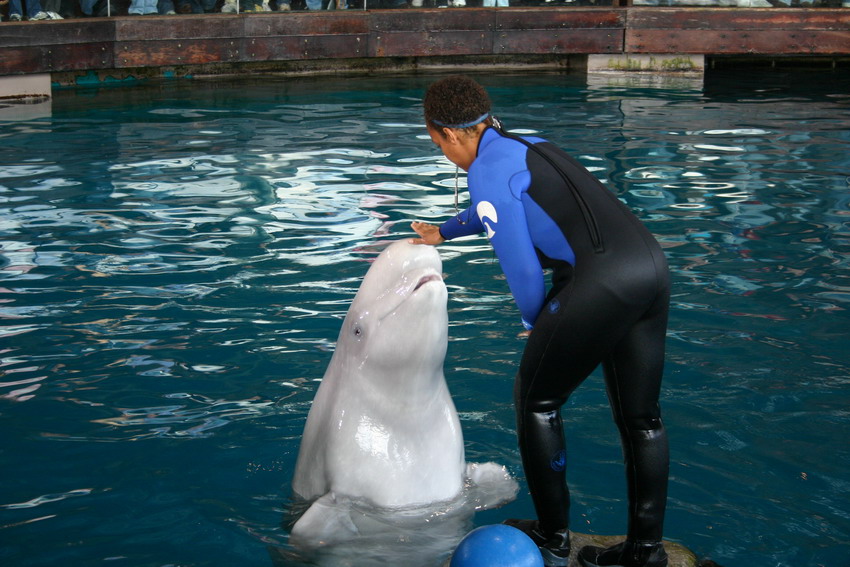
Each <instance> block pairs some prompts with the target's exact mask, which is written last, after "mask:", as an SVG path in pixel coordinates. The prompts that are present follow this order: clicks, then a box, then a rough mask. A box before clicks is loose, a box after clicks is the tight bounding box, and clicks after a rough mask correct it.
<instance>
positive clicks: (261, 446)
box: [0, 72, 850, 567]
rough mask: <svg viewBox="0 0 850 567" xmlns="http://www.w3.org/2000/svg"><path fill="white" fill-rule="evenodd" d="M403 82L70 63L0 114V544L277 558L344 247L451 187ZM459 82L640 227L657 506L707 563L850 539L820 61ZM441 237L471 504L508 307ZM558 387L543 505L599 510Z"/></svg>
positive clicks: (831, 122)
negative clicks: (593, 179) (126, 81)
mask: <svg viewBox="0 0 850 567" xmlns="http://www.w3.org/2000/svg"><path fill="white" fill-rule="evenodd" d="M431 80H432V77H429V76H413V75H410V76H398V77H387V78H382V79H353V78H344V79H342V78H325V79H298V80H296V79H289V80H279V79H264V80H261V81H260V80H257V81H250V82H247V81H239V82H233V83H228V82H219V83H205V82H199V81H195V82H191V83H187V82H183V83H180V82H176V83H167V84H163V85H158V86H151V87H138V88H115V89H104V90H100V91H93V90H69V91H61V92H59V93H58V94H57V96H56V97H55V99H54V101H53V103H52V113H51V114H47V115H44V116H38V115H37V113H35V114H33V115H31V116H29V117H22V116H15V115H9V114H0V208H2V215H0V318H2V321H0V372H2V375H0V439H2V441H1V442H0V470H2V483H0V541H2V542H3V543H2V546H0V564H2V565H15V566H35V565H59V564H63V565H101V564H104V565H133V566H137V565H138V566H164V565H183V566H202V565H215V566H218V565H240V566H250V565H271V564H272V558H271V557H272V556H274V557H276V558H277V561H278V564H285V565H293V566H295V565H299V564H300V563H299V562H298V561H297V560H295V559H291V558H290V559H285V558H286V557H291V554H289V553H288V552H289V548H288V542H287V533H286V530H285V529H284V528H283V527H281V523H282V521H283V520H284V516H285V514H286V511H287V507H288V503H289V500H288V499H289V482H290V478H291V474H292V471H293V468H294V464H295V457H296V454H297V450H298V444H299V437H300V434H301V430H302V427H303V420H304V418H305V416H306V412H307V410H308V408H309V404H310V401H311V399H312V397H313V393H314V392H315V389H316V387H317V380H318V379H320V378H321V376H322V374H323V372H324V368H325V366H326V365H327V363H328V361H329V360H330V356H331V352H332V350H333V347H334V342H335V340H336V336H337V333H338V329H339V325H340V323H341V321H342V318H343V316H344V314H345V311H346V309H347V305H348V302H349V301H350V299H351V298H352V296H353V294H354V292H355V291H356V289H357V287H358V285H359V281H360V278H361V277H362V276H363V274H364V273H365V271H366V269H367V264H366V260H368V259H369V258H372V257H374V255H375V254H376V253H377V251H378V250H380V248H381V247H382V246H383V245H384V244H385V243H386V242H387V241H390V240H393V239H397V238H403V237H406V236H409V235H410V232H409V229H408V224H409V222H410V221H411V220H413V219H423V220H432V221H435V222H437V221H439V220H440V219H444V218H446V217H447V216H448V215H450V214H452V211H453V206H452V195H451V188H452V187H453V183H454V181H453V175H454V168H453V167H452V166H450V164H449V163H448V162H446V161H445V160H444V159H443V158H441V156H439V155H438V153H437V150H436V148H435V147H434V146H433V144H431V142H430V141H429V140H428V138H427V134H426V132H425V130H424V128H423V127H422V125H421V120H420V109H419V100H420V98H421V94H422V90H423V88H424V87H425V86H426V85H427V84H428V83H429V82H430V81H431ZM480 80H481V81H482V82H483V83H484V84H486V85H487V86H488V87H489V88H490V92H491V95H492V97H493V99H494V104H495V106H496V108H497V109H498V112H497V114H498V115H499V116H500V117H501V118H502V119H503V121H504V122H505V123H506V125H507V126H508V127H509V128H512V129H515V130H516V131H519V132H520V133H532V132H533V133H537V134H539V135H542V136H545V137H548V138H550V139H551V140H553V141H555V142H557V143H558V144H559V145H561V146H562V147H564V148H565V149H566V150H568V151H570V152H571V153H573V154H574V155H576V156H577V157H578V158H579V159H580V160H581V161H582V162H583V163H585V164H586V165H587V166H588V167H590V168H591V169H592V170H593V171H594V172H596V173H597V174H598V175H599V176H600V177H601V178H603V179H606V180H607V181H606V183H607V184H608V186H609V187H610V188H611V189H612V190H614V191H616V192H617V194H618V195H620V197H621V198H622V199H624V200H625V201H626V202H627V203H628V204H629V205H630V206H631V207H632V208H633V209H634V210H635V211H636V212H637V213H638V214H639V215H640V217H641V218H642V219H643V220H644V222H645V223H646V224H647V225H648V226H649V228H650V229H651V230H652V232H653V233H654V234H656V236H657V237H658V239H659V240H660V241H661V242H662V244H663V245H664V247H665V249H666V251H667V253H668V255H669V259H670V264H671V268H672V270H673V280H674V292H673V300H672V301H673V303H672V314H671V321H670V331H669V341H668V363H667V369H666V377H665V387H664V392H663V410H664V413H665V419H666V422H667V424H668V428H669V431H670V435H671V443H672V463H671V480H670V501H669V512H668V519H667V529H666V536H667V537H668V538H669V539H672V540H675V541H678V542H680V543H683V544H684V545H686V546H688V547H690V548H691V549H693V550H694V551H695V553H696V554H697V555H699V556H701V557H703V556H709V557H711V558H713V559H714V560H715V561H717V562H718V563H720V564H722V565H725V566H726V567H729V566H742V565H745V566H748V567H776V566H788V567H791V566H793V567H800V566H804V565H805V566H830V567H832V566H844V565H850V506H848V502H850V473H848V469H850V443H848V441H850V411H848V406H850V388H848V386H850V354H848V346H850V345H848V340H847V328H848V322H850V318H848V311H847V310H848V308H850V278H848V276H849V275H850V271H848V267H850V266H848V253H850V185H848V175H850V82H848V79H847V77H846V76H840V75H838V74H833V73H830V72H822V73H808V74H807V73H787V74H786V73H780V72H764V73H749V72H748V73H743V72H742V73H738V74H727V75H721V74H719V73H718V74H711V75H710V76H709V77H708V78H707V80H706V83H705V85H704V86H700V85H693V84H689V83H687V82H681V83H671V84H667V85H656V86H654V87H652V88H649V87H641V86H634V85H632V86H628V85H625V86H624V85H618V84H616V83H611V82H608V81H605V80H599V81H592V82H590V83H588V82H587V81H586V80H585V79H584V78H583V77H576V76H569V75H558V74H550V75H546V74H540V75H531V76H529V75H525V76H522V75H498V74H485V75H482V76H481V77H480ZM440 250H441V253H442V256H443V260H444V271H445V272H446V273H447V274H448V276H447V284H448V286H449V316H450V325H451V327H450V344H449V353H448V356H447V360H446V376H447V379H448V381H449V385H450V388H451V390H452V393H453V395H454V397H455V400H456V404H457V406H458V410H459V412H460V415H461V419H462V423H463V427H464V432H465V437H466V445H467V458H468V460H470V461H487V460H493V461H497V462H500V463H503V464H505V465H507V466H508V468H509V469H510V470H511V472H513V473H514V474H515V475H516V476H517V477H518V478H519V480H520V482H521V485H522V487H523V488H522V489H521V492H520V495H519V497H518V499H517V500H516V501H515V502H513V503H511V504H509V505H507V506H505V507H504V508H501V509H497V510H493V511H487V512H483V513H480V514H478V515H477V516H476V517H475V520H474V522H475V524H476V525H483V524H488V523H496V522H500V521H501V520H503V519H505V518H508V517H523V516H526V517H527V516H530V515H531V513H532V511H531V510H532V508H531V503H530V499H529V497H528V495H527V494H526V492H525V488H524V481H523V479H522V470H521V467H520V464H519V457H518V453H517V449H516V444H515V440H514V431H513V427H514V425H513V419H514V418H513V410H512V406H511V388H512V376H513V373H514V371H515V368H516V365H517V363H518V360H519V356H520V353H521V350H522V348H523V345H524V343H523V340H522V339H521V338H518V336H517V335H518V332H519V331H520V330H521V326H520V324H519V315H518V312H517V310H516V308H515V307H514V305H513V304H512V301H511V299H510V296H509V295H508V294H507V287H506V285H505V282H504V280H503V279H502V278H501V276H500V271H499V268H498V265H497V264H496V263H495V261H494V257H493V253H492V251H491V249H490V248H489V246H488V245H487V243H486V241H485V240H483V239H472V240H467V241H463V242H458V243H452V244H450V245H446V246H443V247H441V249H440ZM564 415H565V421H566V423H567V435H568V443H569V475H570V480H571V487H572V489H573V494H574V500H573V510H572V514H573V517H572V521H573V528H574V529H575V530H576V531H582V532H594V533H605V534H617V533H624V531H625V516H624V506H623V498H624V487H623V482H622V466H621V458H620V453H619V445H618V438H617V435H616V432H615V430H614V426H613V424H612V422H611V419H610V414H609V409H608V406H607V402H606V399H605V394H604V388H603V385H602V383H601V379H600V377H599V375H598V374H596V375H594V376H593V377H591V378H590V379H589V380H588V381H587V382H586V384H585V385H584V386H583V387H582V388H580V389H579V391H578V392H577V393H576V394H575V396H574V397H573V399H571V401H570V403H569V404H568V406H567V407H566V408H565V411H564ZM411 547H412V549H413V550H414V551H413V553H415V541H414V542H412V543H411ZM374 563H375V564H383V563H384V562H383V561H381V560H380V558H377V559H376V560H375V562H374Z"/></svg>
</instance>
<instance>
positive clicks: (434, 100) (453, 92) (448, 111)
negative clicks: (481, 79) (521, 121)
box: [422, 75, 492, 132]
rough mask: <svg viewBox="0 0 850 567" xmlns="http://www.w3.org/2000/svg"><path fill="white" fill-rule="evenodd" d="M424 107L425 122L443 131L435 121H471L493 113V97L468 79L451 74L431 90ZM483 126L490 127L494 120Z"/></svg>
mask: <svg viewBox="0 0 850 567" xmlns="http://www.w3.org/2000/svg"><path fill="white" fill-rule="evenodd" d="M422 105H423V106H424V107H425V123H426V124H427V125H428V126H429V127H431V128H434V129H435V130H437V131H440V132H442V128H441V127H440V125H438V124H436V123H435V122H434V120H438V121H439V122H442V123H443V124H464V123H466V122H471V121H473V120H475V119H476V118H478V117H479V116H481V115H482V114H486V113H489V112H490V97H489V96H487V91H486V90H484V87H482V86H481V85H479V84H478V83H476V82H475V81H474V80H472V79H470V78H469V77H465V76H463V75H450V76H448V77H445V78H443V79H440V80H439V81H437V82H435V83H433V84H431V86H429V87H428V90H427V91H426V92H425V99H424V100H423V101H422ZM484 123H485V124H487V125H490V124H492V119H491V118H490V117H487V119H486V120H485V121H484ZM471 128H474V126H473V127H471ZM471 128H468V129H471Z"/></svg>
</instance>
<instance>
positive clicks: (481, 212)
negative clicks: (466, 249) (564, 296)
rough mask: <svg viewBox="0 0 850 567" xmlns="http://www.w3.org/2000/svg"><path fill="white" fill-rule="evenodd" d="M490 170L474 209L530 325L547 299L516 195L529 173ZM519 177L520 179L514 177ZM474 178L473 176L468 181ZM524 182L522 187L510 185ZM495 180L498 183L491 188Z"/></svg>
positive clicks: (526, 222)
mask: <svg viewBox="0 0 850 567" xmlns="http://www.w3.org/2000/svg"><path fill="white" fill-rule="evenodd" d="M492 173H493V172H492V171H490V172H488V173H486V174H484V175H486V177H487V178H486V180H484V179H482V180H481V185H479V186H484V187H489V189H488V190H486V191H483V192H482V193H483V194H482V195H481V198H482V200H478V199H474V201H478V205H477V208H476V210H477V212H478V216H479V218H480V219H481V223H482V224H483V225H484V228H485V229H486V231H487V237H488V238H489V239H490V243H491V244H492V245H493V249H494V250H495V251H496V256H498V258H499V263H500V264H501V267H502V271H503V272H504V273H505V277H506V278H507V280H508V287H510V290H511V294H512V295H513V297H514V301H515V302H516V304H517V307H518V308H519V310H520V313H521V314H522V323H523V325H524V326H525V328H526V329H531V328H532V327H533V326H534V322H535V321H536V320H537V316H538V315H539V314H540V310H541V309H542V308H543V303H544V302H545V300H546V281H545V277H544V274H543V268H542V266H541V265H540V260H539V259H538V258H537V252H536V250H535V248H534V243H533V241H532V239H531V234H530V232H529V227H528V221H527V220H526V214H525V208H524V207H523V204H522V201H521V199H520V198H519V195H521V193H522V192H523V191H524V190H525V189H526V188H527V180H528V177H527V175H526V176H523V175H519V176H511V175H510V174H509V172H506V171H502V172H498V171H497V172H495V175H493V174H492ZM517 180H519V181H517ZM474 182H475V179H474V178H473V179H472V180H471V183H470V185H471V186H472V184H473V183H474ZM511 182H513V183H514V184H515V185H516V184H517V183H519V184H520V185H523V184H524V185H525V186H521V187H513V188H512V187H511ZM494 184H500V185H501V187H497V188H494Z"/></svg>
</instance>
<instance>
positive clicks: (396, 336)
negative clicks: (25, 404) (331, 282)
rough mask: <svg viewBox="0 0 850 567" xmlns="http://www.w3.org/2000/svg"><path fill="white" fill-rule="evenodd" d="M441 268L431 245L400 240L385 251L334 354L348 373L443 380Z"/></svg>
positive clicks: (445, 326) (445, 324)
mask: <svg viewBox="0 0 850 567" xmlns="http://www.w3.org/2000/svg"><path fill="white" fill-rule="evenodd" d="M442 267H443V266H442V261H441V260H440V255H439V254H438V253H437V251H436V249H435V248H434V247H433V246H427V245H420V244H410V243H409V242H408V241H406V240H399V241H397V242H394V243H393V244H391V245H390V246H388V247H387V248H386V249H384V251H383V252H381V254H380V255H379V256H378V258H377V259H376V260H375V261H374V262H373V263H372V266H371V267H370V268H369V271H368V272H367V273H366V276H365V277H364V278H363V282H362V283H361V285H360V289H359V290H358V292H357V295H356V296H355V297H354V301H353V302H352V304H351V307H350V308H349V310H348V314H347V315H346V317H345V321H344V322H343V325H342V329H341V330H340V334H339V340H338V341H337V349H336V353H335V356H342V357H344V360H345V366H346V367H347V369H348V371H355V370H356V371H359V372H360V373H361V374H363V375H374V376H378V377H380V376H385V377H395V378H399V377H401V376H410V375H414V374H416V373H419V374H425V375H427V374H428V373H431V374H433V373H435V372H438V373H439V376H440V377H442V367H443V360H444V358H445V354H446V343H447V333H448V315H447V313H446V297H447V292H446V286H445V283H444V282H443V277H442ZM396 369H397V370H398V372H397V373H394V372H393V370H396Z"/></svg>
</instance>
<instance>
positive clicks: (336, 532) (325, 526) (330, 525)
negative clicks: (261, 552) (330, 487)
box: [292, 492, 360, 545]
mask: <svg viewBox="0 0 850 567" xmlns="http://www.w3.org/2000/svg"><path fill="white" fill-rule="evenodd" d="M351 510H352V506H351V500H349V499H348V498H337V497H336V495H334V494H333V493H332V492H329V493H327V494H325V495H324V496H322V497H320V498H319V499H318V500H316V501H315V502H313V503H312V504H311V505H310V507H309V508H308V509H307V511H306V512H304V514H303V515H302V516H301V517H300V518H299V519H298V521H297V522H295V525H294V526H293V527H292V537H293V538H295V539H297V540H298V541H299V542H300V543H302V544H307V545H318V544H321V543H323V542H325V541H328V540H334V541H343V540H346V539H350V538H352V537H354V536H356V535H358V534H359V533H360V532H359V530H358V529H357V526H356V525H354V521H353V520H352V519H351Z"/></svg>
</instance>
